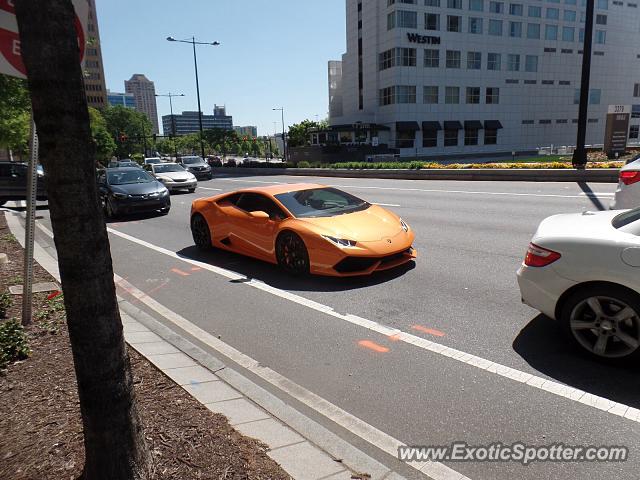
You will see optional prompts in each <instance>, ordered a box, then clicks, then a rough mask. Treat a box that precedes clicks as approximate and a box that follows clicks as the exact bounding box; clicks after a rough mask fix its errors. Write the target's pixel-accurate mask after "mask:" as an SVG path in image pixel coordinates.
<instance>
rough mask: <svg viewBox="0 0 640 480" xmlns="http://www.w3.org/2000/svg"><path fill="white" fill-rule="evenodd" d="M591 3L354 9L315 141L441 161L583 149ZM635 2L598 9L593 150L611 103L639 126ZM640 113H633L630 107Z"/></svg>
mask: <svg viewBox="0 0 640 480" xmlns="http://www.w3.org/2000/svg"><path fill="white" fill-rule="evenodd" d="M585 10H586V0H562V1H561V0H513V1H508V2H505V1H502V0H370V1H363V0H346V25H347V50H346V53H345V54H344V55H343V57H342V61H341V62H336V61H333V62H330V63H329V94H330V105H329V112H330V115H329V124H330V130H329V131H328V132H322V136H321V135H318V136H316V137H315V138H314V142H317V143H345V144H349V143H370V144H373V145H375V144H387V145H389V146H390V147H395V148H398V149H400V152H401V155H406V156H409V155H412V156H414V155H416V154H418V155H425V156H430V155H433V156H437V157H443V156H447V155H451V156H456V155H461V154H465V155H466V154H473V155H476V154H491V155H493V154H496V153H503V152H509V153H510V152H512V151H517V152H524V151H535V150H536V148H538V147H549V146H551V145H554V146H563V145H566V146H572V145H575V142H576V133H577V119H578V103H579V92H580V74H581V68H582V49H583V40H584V27H585V24H584V22H585V15H586V13H585ZM638 24H640V9H639V8H638V5H637V3H634V2H623V1H618V0H596V2H595V12H594V32H593V58H592V63H591V86H590V91H589V109H588V123H587V143H588V144H592V145H597V144H602V143H603V141H604V136H605V123H606V115H607V110H608V107H609V105H630V106H632V115H631V117H632V120H631V125H630V130H629V136H630V138H631V140H634V139H635V140H637V138H638V136H639V129H640V125H638V124H639V123H640V81H639V80H638V74H637V72H638V62H639V60H638V58H640V54H639V50H638V43H639V41H640V30H639V29H638ZM634 104H637V105H634Z"/></svg>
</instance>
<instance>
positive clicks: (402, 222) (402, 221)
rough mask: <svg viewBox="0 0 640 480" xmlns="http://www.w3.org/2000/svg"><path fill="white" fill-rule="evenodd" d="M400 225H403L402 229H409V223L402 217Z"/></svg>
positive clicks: (406, 230)
mask: <svg viewBox="0 0 640 480" xmlns="http://www.w3.org/2000/svg"><path fill="white" fill-rule="evenodd" d="M400 226H401V227H402V230H404V231H405V232H408V231H409V225H407V224H406V223H404V220H402V219H400Z"/></svg>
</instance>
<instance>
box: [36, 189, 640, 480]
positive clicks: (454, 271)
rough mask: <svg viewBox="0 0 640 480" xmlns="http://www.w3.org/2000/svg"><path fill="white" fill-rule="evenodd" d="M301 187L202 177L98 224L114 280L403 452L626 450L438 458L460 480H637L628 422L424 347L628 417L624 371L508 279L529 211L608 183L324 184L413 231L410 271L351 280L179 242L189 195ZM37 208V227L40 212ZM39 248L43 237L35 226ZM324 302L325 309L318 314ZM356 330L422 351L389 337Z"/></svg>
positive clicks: (631, 391) (584, 195)
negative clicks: (604, 459) (148, 211)
mask: <svg viewBox="0 0 640 480" xmlns="http://www.w3.org/2000/svg"><path fill="white" fill-rule="evenodd" d="M300 181H310V182H319V183H323V180H322V179H318V178H309V179H304V178H302V179H301V178H300V177H296V178H292V177H227V178H216V179H214V180H212V181H208V182H201V183H200V187H199V189H198V190H197V192H196V193H195V194H192V195H189V194H174V195H173V197H172V202H173V208H172V210H171V213H170V214H169V215H168V216H166V217H154V216H142V217H135V218H131V219H123V220H122V221H118V222H115V223H110V225H109V227H110V228H111V229H112V230H113V231H114V232H115V233H113V234H112V235H111V248H112V253H113V259H114V267H115V271H116V273H117V274H118V275H120V276H121V277H123V278H125V279H126V280H127V282H129V283H130V284H132V285H134V286H135V287H137V288H138V289H140V290H142V291H143V292H145V293H147V294H148V296H149V297H150V298H153V299H154V300H156V301H157V302H159V303H161V304H162V305H164V306H166V307H167V308H169V309H170V310H172V311H174V312H178V313H179V314H180V315H182V316H183V317H185V318H186V319H188V320H189V321H190V322H192V323H194V324H195V325H197V326H199V327H200V328H202V329H204V330H206V331H207V332H210V333H212V334H214V335H216V336H219V337H220V338H221V339H222V340H223V341H224V342H226V343H227V344H229V345H231V346H232V347H234V348H236V349H237V350H239V351H240V352H242V353H244V354H246V355H248V356H250V357H251V358H253V359H255V360H257V361H258V362H260V364H261V365H265V366H268V367H270V368H271V369H273V370H275V371H276V372H278V373H279V374H281V375H283V376H284V377H286V378H288V379H290V380H291V381H293V382H295V383H296V384H297V385H299V386H301V387H303V388H304V389H307V390H309V391H311V392H313V393H314V394H316V395H318V396H320V397H322V398H323V399H325V400H327V401H329V402H331V403H332V404H333V405H335V406H337V407H339V408H341V409H343V410H344V411H346V412H348V413H350V414H352V415H354V416H355V417H357V418H359V419H360V420H362V421H364V422H366V423H367V424H369V425H371V426H373V427H375V428H376V429H378V430H380V431H382V432H384V433H385V434H388V435H390V436H392V437H394V438H395V439H398V440H400V441H402V442H405V443H406V444H409V445H448V444H450V443H452V442H456V441H464V442H467V443H468V444H470V445H489V444H492V443H495V442H500V443H502V444H511V443H514V442H523V443H525V444H530V445H550V444H554V443H563V444H570V445H625V446H628V447H629V448H630V451H631V458H630V460H629V461H627V462H625V463H536V464H533V465H530V466H527V467H524V466H521V465H519V464H517V463H500V464H498V463H487V462H485V463H483V462H474V463H447V462H444V463H445V464H446V465H447V466H448V467H449V468H451V469H453V470H455V471H456V472H459V473H461V474H463V475H466V476H468V477H469V478H471V479H473V480H479V479H487V480H498V479H500V480H501V479H505V480H506V479H514V478H518V479H532V480H533V479H540V478H547V479H556V478H557V479H560V478H563V479H564V478H589V479H592V478H593V479H598V478H602V479H611V478H617V479H637V478H638V473H637V472H638V471H639V470H640V459H639V454H640V428H639V424H638V422H636V421H632V420H629V419H626V418H623V417H621V416H619V415H613V414H611V413H607V412H605V411H603V410H600V409H596V408H594V407H592V406H589V405H585V404H584V403H579V402H577V401H576V400H574V399H570V398H566V397H565V396H561V395H555V394H553V393H550V392H549V391H546V390H545V389H543V388H537V387H535V386H531V385H528V384H524V383H522V382H519V381H514V380H512V379H511V378H506V377H505V376H504V375H499V374H496V373H495V372H490V371H487V370H485V369H482V368H479V367H478V366H477V365H469V364H467V363H463V362H462V361H460V360H456V359H452V358H449V357H447V356H445V355H443V354H441V353H437V350H438V349H439V347H438V346H439V345H444V346H448V347H451V348H454V349H457V350H459V351H462V352H465V353H467V354H471V355H476V356H478V357H481V358H482V359H486V360H489V361H493V362H497V363H498V364H500V365H504V366H506V367H511V368H512V369H515V370H517V371H519V372H522V374H523V375H526V374H531V375H535V376H536V377H540V378H542V379H547V380H553V381H555V382H558V383H561V384H563V385H567V386H570V387H575V388H577V389H580V390H584V391H586V392H588V393H591V394H593V395H597V396H600V397H605V398H607V399H609V400H611V401H614V402H619V403H621V404H624V405H627V406H632V407H635V408H640V383H639V382H638V373H637V370H633V369H632V368H631V367H628V368H624V367H614V366H606V365H602V364H599V363H596V362H593V361H591V360H589V359H587V358H585V357H584V356H582V355H581V354H580V352H577V351H575V350H573V349H572V348H571V347H570V346H569V345H568V344H567V342H566V341H565V340H564V338H563V337H562V335H561V332H560V331H559V329H558V327H557V325H555V323H554V322H553V321H551V320H549V319H547V318H545V317H543V316H541V315H539V314H538V313H537V312H536V311H534V310H532V309H531V308H529V307H527V306H524V305H522V304H521V302H520V297H519V292H518V288H517V283H516V279H515V271H516V270H517V268H518V267H519V265H520V263H521V261H522V258H523V255H524V252H525V250H526V246H527V244H528V242H529V240H530V238H531V236H532V235H533V233H534V231H535V229H536V226H537V225H538V223H539V222H540V221H541V220H542V219H543V218H545V217H547V216H549V215H552V214H556V213H565V212H580V211H582V210H584V209H592V210H593V209H596V210H597V209H602V208H606V206H607V205H608V203H609V201H610V199H611V194H612V192H613V191H614V190H615V186H614V185H611V184H589V185H578V184H570V183H517V182H446V181H429V182H427V181H402V180H397V181H396V180H358V179H337V178H333V179H326V180H324V183H326V184H330V185H335V186H339V187H341V188H343V189H344V190H347V191H349V192H351V193H353V194H355V195H357V196H360V197H362V198H364V199H366V200H368V201H370V202H373V203H380V204H384V205H387V206H388V208H390V209H392V210H394V211H396V212H397V213H398V214H400V215H401V216H402V218H403V219H404V220H405V221H406V222H408V223H409V224H410V225H411V226H412V228H413V229H414V230H415V232H416V243H415V247H416V248H417V249H418V251H419V258H418V259H417V261H416V262H415V265H410V266H408V267H406V268H400V269H398V270H395V271H392V272H386V273H382V274H380V275H375V276H373V277H370V278H365V279H329V278H308V279H302V280H301V279H292V278H289V277H287V276H286V275H284V274H282V273H281V272H280V271H279V270H278V268H277V267H275V266H272V265H269V264H264V263H261V262H258V261H254V260H251V259H246V258H243V257H240V256H237V255H233V254H228V253H225V252H220V251H211V252H209V253H205V254H203V253H200V252H198V251H197V250H195V248H194V247H193V241H192V239H191V235H190V231H189V221H188V220H189V209H190V204H191V202H192V200H194V199H195V198H198V197H203V196H210V195H214V194H217V193H221V192H226V191H232V190H235V189H238V188H244V187H250V186H256V185H266V184H270V183H275V182H285V183H297V182H300ZM40 213H41V214H42V215H43V217H44V218H43V220H42V222H43V224H44V225H46V226H48V219H47V213H46V210H41V211H40ZM118 233H120V235H118ZM38 240H39V241H42V242H47V241H49V242H50V239H47V238H45V236H44V235H43V233H42V232H39V234H38ZM158 247H160V248H158ZM172 253H177V254H178V255H179V257H177V256H176V255H171V254H172ZM183 259H192V260H196V261H201V262H204V264H206V265H207V266H211V267H212V268H198V267H194V266H193V264H192V263H187V262H185V261H184V260H183ZM215 267H219V268H222V269H226V270H225V271H232V272H237V273H239V274H242V275H243V276H246V277H247V278H248V279H255V280H257V281H259V282H264V283H265V284H267V285H268V286H270V287H273V288H262V287H258V288H251V287H252V285H251V284H248V282H249V280H233V279H232V280H230V278H229V277H228V276H225V275H224V274H221V271H220V270H216V268H215ZM245 283H246V284H245ZM124 294H125V295H126V292H125V293H124ZM289 294H294V295H289ZM288 295H289V296H288ZM141 307H142V308H145V309H146V308H147V307H146V306H145V305H143V304H141ZM329 307H330V308H331V309H332V310H331V311H332V312H337V313H338V314H337V315H332V314H327V313H326V312H325V311H323V308H326V309H327V310H328V309H329ZM149 313H152V314H155V315H156V316H157V313H156V312H153V311H151V310H149ZM347 314H350V316H347ZM368 321H372V322H377V324H382V325H385V326H388V327H392V328H395V329H398V330H400V331H402V332H406V333H410V334H412V335H413V336H414V337H420V338H424V339H427V340H430V341H432V342H435V347H434V346H433V345H432V346H428V347H424V345H423V346H421V345H419V344H418V343H419V342H414V343H413V344H412V343H411V342H410V341H398V339H397V338H393V337H391V338H390V337H389V336H387V335H384V334H381V333H379V331H376V330H375V328H373V329H372V328H371V327H370V326H369V325H370V324H369V323H367V322H368ZM412 338H413V337H412ZM367 341H368V342H373V344H368V343H363V342H367ZM367 346H368V347H369V348H367ZM372 346H373V348H374V350H372V349H371V348H370V347H372ZM376 350H377V351H376ZM256 381H258V382H260V379H256ZM262 383H263V386H264V387H265V388H268V389H271V390H274V393H276V394H278V395H279V396H281V397H282V398H283V399H284V400H285V401H287V402H289V403H291V404H293V405H296V406H298V402H297V401H296V400H294V399H291V398H288V397H287V395H285V394H282V393H279V392H277V391H275V390H276V389H275V388H273V387H270V386H269V385H267V384H266V383H264V382H262ZM299 407H300V409H301V410H303V411H305V413H309V414H310V415H312V416H314V417H315V418H317V419H318V420H319V421H321V422H323V423H324V424H325V425H327V426H328V427H329V428H331V429H332V430H334V431H335V432H337V433H339V434H341V435H344V436H345V438H347V439H349V440H352V441H354V442H355V443H359V444H360V445H361V446H362V448H363V449H365V450H367V451H368V452H369V453H370V454H372V455H374V456H376V457H377V458H378V459H379V460H381V461H383V462H386V463H392V462H393V460H392V459H391V458H390V457H388V456H387V455H386V454H383V453H381V452H380V451H378V450H376V449H375V448H373V447H371V446H369V445H367V444H366V443H365V442H363V441H362V439H359V438H356V437H355V436H353V435H351V434H349V433H348V430H349V428H348V427H346V428H345V426H344V425H343V426H340V425H337V424H334V423H333V422H331V421H329V420H327V419H326V418H324V417H322V416H321V415H319V414H317V413H316V412H313V411H311V410H309V409H308V408H307V407H305V406H303V405H302V404H300V405H299ZM365 440H367V439H365Z"/></svg>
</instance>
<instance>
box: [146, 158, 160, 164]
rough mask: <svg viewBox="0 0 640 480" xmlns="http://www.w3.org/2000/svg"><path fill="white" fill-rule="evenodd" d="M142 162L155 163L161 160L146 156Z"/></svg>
mask: <svg viewBox="0 0 640 480" xmlns="http://www.w3.org/2000/svg"><path fill="white" fill-rule="evenodd" d="M144 163H146V164H147V165H152V164H156V163H162V160H160V159H159V158H147V159H146V160H145V161H144Z"/></svg>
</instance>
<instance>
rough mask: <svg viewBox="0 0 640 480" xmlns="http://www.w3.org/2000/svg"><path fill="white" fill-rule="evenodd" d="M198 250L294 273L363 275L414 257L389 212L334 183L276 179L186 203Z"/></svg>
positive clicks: (404, 231) (401, 225)
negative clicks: (279, 181)
mask: <svg viewBox="0 0 640 480" xmlns="http://www.w3.org/2000/svg"><path fill="white" fill-rule="evenodd" d="M191 232H192V234H193V240H194V242H195V244H196V246H197V247H198V248H200V249H208V248H211V247H212V246H213V247H217V248H221V249H224V250H230V251H232V252H236V253H240V254H243V255H248V256H250V257H254V258H258V259H260V260H265V261H267V262H271V263H276V264H278V265H280V266H281V267H282V268H283V269H284V270H285V271H287V272H289V273H291V274H293V275H305V274H308V273H312V274H319V275H332V276H340V277H346V276H355V275H367V274H370V273H373V272H375V271H380V270H387V269H390V268H393V267H396V266H398V265H402V264H403V263H407V262H409V261H411V260H413V259H414V258H416V251H415V249H414V248H413V246H412V243H413V239H414V238H415V235H414V233H413V231H412V230H411V228H410V227H409V225H407V224H406V223H405V222H404V221H403V220H402V219H401V218H400V217H398V216H397V215H396V214H395V213H392V212H390V211H388V210H385V209H384V208H382V207H380V206H377V205H371V204H370V203H367V202H365V201H364V200H361V199H359V198H357V197H354V196H353V195H351V194H349V193H346V192H343V191H341V190H338V189H336V188H332V187H327V186H323V185H314V184H297V185H276V186H269V187H261V188H251V189H246V190H238V191H236V192H232V193H225V194H222V195H217V196H215V197H211V198H201V199H198V200H196V201H194V202H193V204H192V206H191Z"/></svg>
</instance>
